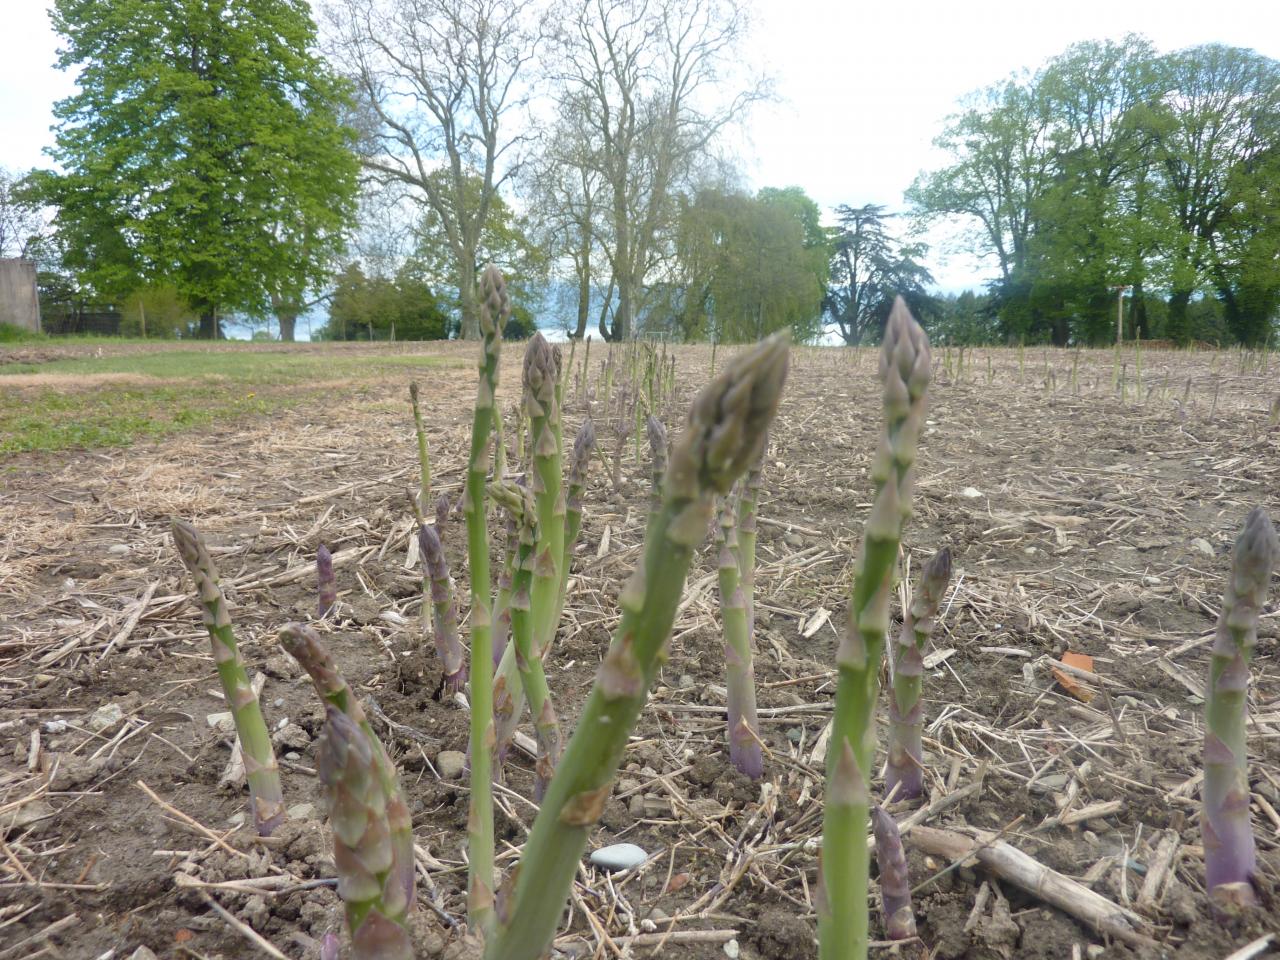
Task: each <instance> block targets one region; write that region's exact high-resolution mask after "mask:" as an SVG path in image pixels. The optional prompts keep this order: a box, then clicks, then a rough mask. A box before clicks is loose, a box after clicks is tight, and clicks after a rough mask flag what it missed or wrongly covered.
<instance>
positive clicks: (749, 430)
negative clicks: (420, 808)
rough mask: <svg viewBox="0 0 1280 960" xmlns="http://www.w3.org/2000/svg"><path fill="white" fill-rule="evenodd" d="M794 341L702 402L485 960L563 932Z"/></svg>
mask: <svg viewBox="0 0 1280 960" xmlns="http://www.w3.org/2000/svg"><path fill="white" fill-rule="evenodd" d="M787 352H788V351H787V346H786V343H785V341H783V340H781V339H778V338H776V337H775V338H770V339H768V340H766V341H764V342H762V343H760V344H758V345H757V346H756V347H754V348H753V349H751V350H749V351H747V352H744V353H743V354H742V355H740V356H739V357H737V358H735V359H734V361H733V362H732V363H731V364H730V365H729V366H728V368H727V369H726V371H725V372H724V374H723V375H722V376H720V377H719V378H717V379H716V380H714V381H713V382H712V383H711V384H710V385H709V386H707V387H706V389H704V390H703V392H702V393H701V394H700V395H699V397H698V398H697V400H695V401H694V404H693V407H692V409H691V410H690V413H689V423H688V427H687V428H686V430H685V432H684V435H683V436H682V437H681V438H680V440H679V442H678V443H677V444H676V445H675V447H674V448H673V450H672V451H671V458H670V463H669V466H668V469H667V474H666V480H665V483H664V500H663V507H662V511H661V512H660V514H659V515H658V516H657V517H656V518H655V519H654V520H653V522H651V523H650V525H649V528H648V530H647V532H646V535H645V543H644V550H643V554H642V559H641V561H640V564H639V566H638V567H637V569H636V571H635V573H634V574H633V575H632V577H631V579H630V581H629V582H628V583H627V585H626V587H625V588H624V589H623V591H622V594H621V595H620V597H619V605H620V606H621V608H622V619H621V622H620V623H619V625H618V628H617V630H616V632H615V633H614V637H613V642H612V643H611V644H610V648H609V652H608V653H607V654H606V656H605V659H604V662H603V664H602V665H601V668H600V673H599V676H598V677H597V678H596V683H595V686H594V687H593V688H592V691H591V694H590V696H589V697H588V700H587V703H586V706H585V708H584V709H583V712H582V715H581V718H580V720H579V722H578V724H577V726H576V729H575V732H574V735H573V737H572V739H571V740H570V741H569V744H568V746H567V747H566V749H565V752H564V755H563V756H562V757H561V760H560V763H559V765H558V766H557V768H556V774H555V777H554V778H553V779H552V781H551V785H550V787H549V789H548V790H547V795H546V796H545V797H544V798H543V801H542V806H541V809H540V811H539V813H538V816H537V818H536V820H535V821H534V825H533V829H532V831H531V832H530V834H529V839H528V840H527V842H526V843H525V846H524V854H523V856H522V858H521V862H520V866H519V868H518V871H517V874H516V879H515V889H514V892H513V895H512V898H511V903H510V905H509V907H508V909H507V910H506V911H505V912H506V917H505V918H504V921H503V923H502V924H501V925H500V926H499V928H498V929H497V931H496V934H495V935H494V936H492V937H489V938H488V940H487V943H486V949H485V956H486V957H487V958H488V960H535V958H537V957H539V956H541V955H542V953H543V951H544V950H545V949H546V948H547V945H548V944H549V943H550V942H551V939H552V937H553V935H554V934H555V930H556V925H557V924H558V922H559V919H560V914H561V912H562V910H563V908H564V904H565V901H566V900H567V898H568V895H569V888H570V885H571V884H572V882H573V877H574V874H575V872H576V871H577V869H578V865H579V858H580V857H581V856H582V850H583V847H584V846H585V845H586V840H587V833H588V831H589V830H590V829H591V827H592V826H593V825H594V824H595V823H596V821H597V820H598V819H599V818H600V815H601V813H602V812H603V810H604V805H605V801H606V800H607V799H608V796H609V791H610V789H611V786H612V782H613V777H614V775H615V774H616V772H617V768H618V763H619V762H620V760H621V758H622V755H623V751H624V750H625V748H626V745H627V738H628V735H629V733H630V731H631V728H632V727H633V726H634V725H635V722H636V719H637V717H638V716H639V714H640V710H641V708H642V707H643V706H644V702H645V698H646V696H647V693H648V690H649V687H650V685H651V684H652V681H653V678H654V676H655V674H656V672H657V669H658V665H659V663H660V662H661V660H662V659H663V658H664V656H665V652H666V644H667V641H668V639H669V638H670V636H671V627H672V624H673V623H674V621H675V615H676V608H677V605H678V604H679V601H680V594H681V592H682V590H683V587H684V582H685V577H686V576H687V574H688V570H689V563H690V561H691V560H692V558H693V552H694V549H695V547H696V546H697V545H698V543H699V542H700V541H701V540H702V539H703V537H704V536H705V535H706V531H707V525H708V522H709V521H710V519H711V514H712V512H713V509H714V500H715V497H716V495H717V494H719V495H723V494H725V493H727V492H728V491H729V490H730V488H731V487H732V485H733V483H734V481H735V480H736V479H737V477H738V476H739V475H741V473H742V472H743V471H744V470H745V469H746V468H747V467H748V466H749V465H750V464H751V462H752V461H754V460H755V458H756V456H757V455H758V453H759V445H760V443H761V442H762V439H763V436H764V433H765V431H766V430H767V429H768V426H769V424H770V422H771V421H772V420H773V417H774V415H775V413H776V411H777V406H778V400H779V397H780V395H781V392H782V385H783V381H784V379H785V377H786V368H787Z"/></svg>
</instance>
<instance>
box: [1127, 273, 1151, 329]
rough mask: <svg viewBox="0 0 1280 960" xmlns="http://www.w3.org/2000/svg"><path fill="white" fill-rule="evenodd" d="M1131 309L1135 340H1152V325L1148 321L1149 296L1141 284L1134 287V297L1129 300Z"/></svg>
mask: <svg viewBox="0 0 1280 960" xmlns="http://www.w3.org/2000/svg"><path fill="white" fill-rule="evenodd" d="M1129 309H1130V310H1131V311H1132V316H1133V336H1134V339H1135V340H1150V339H1151V325H1150V321H1149V320H1148V319H1147V296H1146V294H1145V293H1144V292H1143V290H1142V284H1141V283H1135V284H1134V285H1133V296H1132V297H1131V298H1130V299H1129Z"/></svg>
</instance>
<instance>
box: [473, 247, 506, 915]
mask: <svg viewBox="0 0 1280 960" xmlns="http://www.w3.org/2000/svg"><path fill="white" fill-rule="evenodd" d="M479 315H480V332H481V334H482V335H483V337H484V341H483V343H484V346H483V350H482V352H481V354H480V377H479V381H478V384H477V387H476V404H475V412H474V416H473V419H472V425H471V456H470V460H469V461H468V465H467V480H466V485H465V488H464V492H463V497H462V512H463V515H464V516H465V517H466V521H467V557H468V560H469V563H470V568H471V809H470V812H469V813H468V816H467V857H468V861H469V864H468V866H469V873H470V876H469V883H468V895H467V914H468V917H469V918H470V920H471V923H472V924H473V925H474V926H475V927H476V928H478V929H479V930H481V931H482V932H485V933H487V932H488V931H489V930H491V929H492V928H493V923H494V916H493V891H494V886H493V763H492V757H491V753H490V748H491V745H492V744H493V738H494V733H493V644H492V622H491V619H490V617H491V611H492V605H493V596H492V592H493V590H492V585H491V583H490V579H489V529H488V504H487V501H486V500H485V483H486V480H487V474H488V472H489V434H490V432H491V429H492V426H493V406H494V396H495V395H496V393H497V390H498V357H499V353H500V351H501V349H502V328H503V327H504V326H506V323H507V320H508V319H509V318H510V316H511V298H510V296H509V295H508V294H507V285H506V281H504V280H503V279H502V274H501V273H500V272H499V271H498V268H497V267H495V266H493V265H492V264H490V265H489V266H487V267H485V270H484V275H483V276H482V277H481V281H480V309H479Z"/></svg>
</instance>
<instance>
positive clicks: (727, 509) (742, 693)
mask: <svg viewBox="0 0 1280 960" xmlns="http://www.w3.org/2000/svg"><path fill="white" fill-rule="evenodd" d="M735 523H736V521H735V518H734V502H733V498H732V497H726V498H725V500H724V503H723V504H721V507H720V522H719V524H718V526H717V529H716V542H717V543H718V544H719V545H720V614H721V617H722V619H723V620H724V659H725V686H726V687H727V688H728V697H727V704H728V713H729V760H730V761H731V762H732V763H733V765H734V767H735V768H737V770H738V771H739V772H740V773H743V774H745V775H746V776H748V777H750V778H751V779H752V780H759V779H760V778H761V777H762V776H764V756H763V754H762V753H761V750H760V733H759V730H760V727H759V724H758V722H757V720H756V680H755V670H754V667H753V666H752V662H751V631H750V628H749V627H748V626H747V601H746V597H745V595H744V592H743V589H742V582H741V573H740V568H739V559H738V532H737V530H736V529H735Z"/></svg>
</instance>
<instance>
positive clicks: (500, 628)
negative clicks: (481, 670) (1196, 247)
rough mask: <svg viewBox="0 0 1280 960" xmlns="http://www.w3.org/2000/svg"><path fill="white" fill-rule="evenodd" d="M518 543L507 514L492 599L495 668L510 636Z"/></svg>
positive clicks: (517, 533) (516, 528) (513, 523)
mask: <svg viewBox="0 0 1280 960" xmlns="http://www.w3.org/2000/svg"><path fill="white" fill-rule="evenodd" d="M519 545H520V528H519V526H518V525H517V524H516V520H515V517H514V516H512V515H511V514H510V513H508V514H507V548H506V550H505V551H503V556H502V570H501V571H500V572H499V573H498V596H497V599H495V600H494V601H493V666H494V669H495V670H496V669H497V667H498V664H499V663H501V662H502V657H503V655H504V654H505V653H506V649H507V641H508V640H509V639H510V637H511V580H512V577H514V576H515V563H516V550H517V548H518V547H519ZM497 683H498V678H497V677H496V676H495V677H494V684H495V686H494V705H495V706H494V709H495V710H497V703H498V699H497V697H498V694H497V686H496V684H497Z"/></svg>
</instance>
